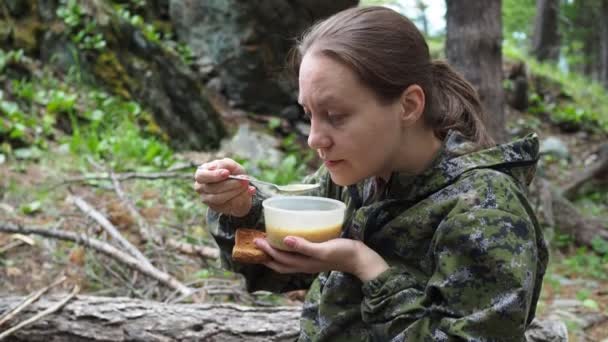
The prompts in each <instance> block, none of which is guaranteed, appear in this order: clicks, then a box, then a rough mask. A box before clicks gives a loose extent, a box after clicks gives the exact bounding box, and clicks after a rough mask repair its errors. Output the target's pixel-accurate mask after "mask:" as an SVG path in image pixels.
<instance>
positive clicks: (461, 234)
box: [207, 132, 548, 342]
mask: <svg viewBox="0 0 608 342" xmlns="http://www.w3.org/2000/svg"><path fill="white" fill-rule="evenodd" d="M537 158H538V138H537V137H536V135H533V134H532V135H529V136H527V137H525V138H523V139H520V140H516V141H514V142H511V143H508V144H504V145H499V146H497V147H494V148H490V149H486V150H481V151H476V149H475V148H474V146H473V144H471V143H470V142H468V141H466V140H465V139H463V138H462V136H461V135H460V134H458V133H456V132H451V133H450V134H449V135H448V137H447V138H446V141H445V143H444V146H443V148H442V150H441V152H440V153H439V155H438V156H437V158H436V159H435V162H434V164H433V166H431V167H430V168H429V169H428V170H427V171H426V172H425V173H423V174H421V175H418V176H410V175H405V174H400V173H394V174H393V175H392V176H391V179H390V181H389V182H388V184H387V185H386V186H383V187H378V186H377V184H378V181H377V180H376V179H367V180H365V181H362V182H360V183H359V184H356V185H353V186H350V187H339V186H336V185H335V184H333V183H332V182H331V179H330V177H329V174H328V172H327V170H326V169H325V168H323V167H322V168H321V169H319V170H318V171H317V172H316V173H315V174H314V175H312V176H311V177H309V179H308V181H310V182H313V181H318V182H321V183H322V184H323V187H322V188H321V190H319V192H318V193H317V194H316V195H319V196H326V197H332V198H337V199H340V200H342V201H344V202H345V203H346V204H347V207H348V209H347V218H346V221H345V224H344V228H343V232H342V236H343V237H347V238H352V239H358V240H362V241H364V242H365V244H366V245H368V246H369V247H371V248H372V249H374V250H375V251H376V252H378V253H379V254H380V255H381V256H382V257H383V258H384V259H385V260H386V261H387V263H388V264H389V265H390V268H389V269H388V270H387V271H385V272H384V273H382V274H381V275H379V276H378V277H377V278H375V279H373V280H371V281H369V282H366V283H362V282H361V281H360V280H359V279H357V278H356V277H354V276H352V275H350V274H345V273H342V272H337V271H332V272H324V273H321V274H318V275H314V276H312V275H303V274H296V275H281V274H277V273H275V272H273V271H272V270H270V269H268V268H266V267H264V266H262V265H243V264H239V263H235V262H233V261H232V260H231V259H230V252H231V250H232V246H233V245H234V231H235V229H236V228H238V227H256V228H257V229H261V230H263V229H264V223H263V220H262V215H261V201H262V200H263V199H264V195H263V194H259V195H256V196H255V198H254V207H253V209H252V211H251V212H250V213H249V214H248V215H247V216H246V217H243V218H234V217H229V216H225V215H219V214H217V213H215V212H213V211H211V210H209V211H208V215H207V221H208V226H209V228H210V231H211V233H212V235H213V236H214V238H215V239H216V241H217V244H218V246H219V247H220V249H221V251H222V253H221V260H222V265H223V266H224V267H226V268H228V269H231V270H233V271H236V272H240V273H242V274H243V275H244V276H245V278H246V280H247V286H248V290H249V291H255V290H268V291H275V292H284V291H289V290H294V289H302V288H309V291H308V295H307V298H306V301H305V303H304V308H303V312H302V318H301V326H300V328H301V329H300V337H299V341H331V342H340V341H344V342H347V341H348V342H353V341H461V340H466V341H522V340H524V332H525V329H526V327H527V325H528V324H529V323H530V322H531V321H532V319H533V318H534V312H535V309H536V303H537V301H538V297H539V292H540V288H541V282H542V278H543V275H544V273H545V269H546V265H547V258H548V255H547V247H546V244H545V241H544V239H543V235H542V232H541V230H540V227H539V225H538V223H537V221H536V217H535V215H534V212H533V210H532V209H531V207H530V205H529V204H528V201H527V199H526V192H527V190H526V189H527V186H528V185H529V183H530V182H531V180H532V177H533V176H534V171H535V165H536V161H537ZM376 189H382V190H381V191H376Z"/></svg>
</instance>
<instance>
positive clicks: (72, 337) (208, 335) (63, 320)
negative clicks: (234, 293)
mask: <svg viewBox="0 0 608 342" xmlns="http://www.w3.org/2000/svg"><path fill="white" fill-rule="evenodd" d="M61 298H62V297H61V296H57V297H51V298H46V299H42V300H40V301H38V302H37V303H34V304H32V305H31V306H29V307H28V308H27V309H26V310H24V312H23V313H22V314H21V315H20V316H18V317H17V318H16V319H15V320H14V321H13V322H12V324H11V325H15V324H17V323H18V322H17V321H22V320H24V319H27V318H28V317H31V316H33V315H35V314H36V313H37V312H40V311H42V310H44V309H46V308H48V307H49V306H52V305H53V304H55V303H56V302H58V301H59V300H61ZM21 300H22V297H5V298H0V314H2V312H6V311H7V310H10V308H11V307H13V306H15V305H17V304H18V303H19V302H20V301H21ZM300 310H301V308H300V307H297V306H296V307H246V306H240V305H236V304H172V305H169V304H164V303H160V302H151V301H142V300H137V299H131V298H124V297H119V298H108V297H92V296H77V297H76V298H74V299H73V300H72V301H71V302H70V303H68V304H67V305H66V306H65V307H64V308H63V309H62V310H61V311H59V312H57V313H55V314H54V315H51V316H49V317H46V318H45V319H43V320H40V321H38V322H36V323H34V324H32V325H30V326H27V327H25V328H23V329H22V330H19V331H17V332H16V333H15V334H14V335H12V336H11V337H9V338H8V341H32V342H35V341H44V342H55V341H62V342H64V341H65V342H70V341H79V342H80V341H146V342H154V341H163V342H167V341H222V342H231V341H239V342H240V341H294V340H295V339H296V338H297V336H298V333H299V317H300Z"/></svg>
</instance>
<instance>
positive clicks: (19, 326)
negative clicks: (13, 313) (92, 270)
mask: <svg viewBox="0 0 608 342" xmlns="http://www.w3.org/2000/svg"><path fill="white" fill-rule="evenodd" d="M78 292H80V287H79V286H78V285H76V286H74V289H73V290H72V293H70V294H69V295H68V296H67V297H65V298H63V299H62V300H61V301H59V302H57V303H55V304H54V305H53V306H50V307H48V308H46V309H45V310H43V311H41V312H38V313H37V314H36V315H34V316H33V317H30V318H29V319H27V320H25V321H23V322H21V323H19V324H17V325H16V326H14V327H12V328H10V329H8V330H6V331H4V332H2V333H0V340H2V339H4V338H5V337H7V336H9V335H11V334H13V333H14V332H16V331H18V330H19V329H22V328H24V327H26V326H28V325H30V324H33V323H35V322H36V321H38V320H40V319H42V318H43V317H45V316H48V315H50V314H52V313H53V312H56V311H57V310H59V309H61V308H62V307H63V306H64V305H65V304H66V303H67V302H69V301H70V299H72V298H74V296H75V295H76V294H77V293H78Z"/></svg>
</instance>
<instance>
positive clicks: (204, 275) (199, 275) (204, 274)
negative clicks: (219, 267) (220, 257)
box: [194, 269, 211, 279]
mask: <svg viewBox="0 0 608 342" xmlns="http://www.w3.org/2000/svg"><path fill="white" fill-rule="evenodd" d="M210 275H211V274H210V272H209V270H207V269H202V270H200V271H198V272H196V273H194V277H196V278H200V279H206V278H209V276H210Z"/></svg>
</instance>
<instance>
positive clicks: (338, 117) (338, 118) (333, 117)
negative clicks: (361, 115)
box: [327, 114, 346, 125]
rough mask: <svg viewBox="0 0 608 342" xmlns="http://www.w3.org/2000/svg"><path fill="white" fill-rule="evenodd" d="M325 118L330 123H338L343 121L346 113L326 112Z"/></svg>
mask: <svg viewBox="0 0 608 342" xmlns="http://www.w3.org/2000/svg"><path fill="white" fill-rule="evenodd" d="M327 118H328V120H329V122H330V123H331V124H332V125H340V124H342V123H344V120H345V119H346V115H344V114H328V115H327Z"/></svg>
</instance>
